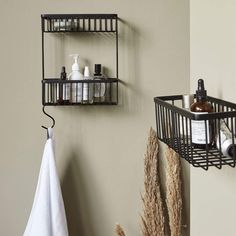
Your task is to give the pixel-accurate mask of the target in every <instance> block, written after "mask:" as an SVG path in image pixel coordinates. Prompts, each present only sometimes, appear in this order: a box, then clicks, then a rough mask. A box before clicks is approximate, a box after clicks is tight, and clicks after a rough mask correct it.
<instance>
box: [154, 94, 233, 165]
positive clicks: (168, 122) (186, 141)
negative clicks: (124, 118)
mask: <svg viewBox="0 0 236 236" xmlns="http://www.w3.org/2000/svg"><path fill="white" fill-rule="evenodd" d="M207 99H208V101H209V102H210V103H211V104H212V106H213V108H214V112H213V113H207V114H197V113H192V112H190V111H188V110H185V109H182V108H181V102H182V95H174V96H162V97H155V98H154V102H155V112H156V128H157V136H158V139H159V140H161V141H162V142H164V143H166V144H167V145H168V146H169V147H171V148H172V149H174V150H175V151H176V152H177V153H178V154H179V155H180V157H182V158H184V159H185V160H186V161H188V162H189V163H190V164H191V165H193V166H194V167H201V168H203V169H204V170H208V168H209V167H212V166H214V167H216V168H218V169H221V168H222V167H223V166H225V165H228V166H231V167H235V166H236V139H235V134H236V104H234V103H231V102H227V101H224V100H221V99H218V98H214V97H210V96H208V97H207ZM194 121H202V122H204V124H205V140H208V136H210V135H211V136H212V139H213V142H212V143H211V144H210V143H208V142H207V141H206V143H204V145H203V147H201V148H199V147H198V146H196V145H195V144H194V143H193V142H192V135H193V129H192V123H193V122H194ZM222 122H224V123H225V124H226V126H227V127H228V129H229V131H230V135H229V136H230V137H231V138H230V142H231V144H232V150H231V155H226V154H225V152H224V150H223V144H221V143H222V141H223V135H222V133H221V123H222ZM208 129H210V130H211V132H208V131H207V130H208ZM217 144H218V145H217ZM223 153H224V154H223Z"/></svg>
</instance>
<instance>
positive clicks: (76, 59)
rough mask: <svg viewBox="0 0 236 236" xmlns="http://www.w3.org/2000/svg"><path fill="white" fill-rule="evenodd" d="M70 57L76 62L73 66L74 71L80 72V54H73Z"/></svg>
mask: <svg viewBox="0 0 236 236" xmlns="http://www.w3.org/2000/svg"><path fill="white" fill-rule="evenodd" d="M70 57H73V58H74V60H75V62H74V64H73V65H72V71H79V54H71V55H70Z"/></svg>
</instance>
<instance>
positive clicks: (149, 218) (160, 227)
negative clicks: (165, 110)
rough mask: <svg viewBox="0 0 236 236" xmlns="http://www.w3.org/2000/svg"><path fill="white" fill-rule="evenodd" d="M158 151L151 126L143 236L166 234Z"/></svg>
mask: <svg viewBox="0 0 236 236" xmlns="http://www.w3.org/2000/svg"><path fill="white" fill-rule="evenodd" d="M158 151H159V149H158V143H157V135H156V132H155V131H154V130H153V129H152V128H151V129H150V131H149V137H148V143H147V150H146V153H145V159H144V195H143V196H142V201H143V216H142V217H141V219H142V232H143V236H165V233H164V230H165V229H164V211H163V200H162V197H161V188H160V176H159V163H158V159H157V154H158Z"/></svg>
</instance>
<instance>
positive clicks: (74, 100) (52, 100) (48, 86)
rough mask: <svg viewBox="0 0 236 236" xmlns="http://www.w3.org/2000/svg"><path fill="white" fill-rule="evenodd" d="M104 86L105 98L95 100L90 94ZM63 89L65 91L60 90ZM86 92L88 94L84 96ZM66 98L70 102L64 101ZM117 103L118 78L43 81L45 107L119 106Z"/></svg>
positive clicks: (43, 102) (100, 97)
mask: <svg viewBox="0 0 236 236" xmlns="http://www.w3.org/2000/svg"><path fill="white" fill-rule="evenodd" d="M102 86H103V87H104V88H105V90H106V93H105V95H104V96H103V97H102V96H99V97H97V98H96V100H95V99H94V98H93V97H91V96H90V94H91V93H92V94H94V91H95V90H96V88H97V87H98V88H101V87H102ZM62 87H63V90H60V88H62ZM61 91H62V92H61ZM99 91H101V89H99ZM85 92H86V94H84V93H85ZM72 94H73V96H72ZM65 97H68V100H67V99H63V98H65ZM89 98H90V99H89ZM117 103H118V79H116V78H106V79H100V80H65V81H63V80H60V79H44V80H42V104H43V105H44V106H56V105H60V106H62V105H63V106H68V105H117Z"/></svg>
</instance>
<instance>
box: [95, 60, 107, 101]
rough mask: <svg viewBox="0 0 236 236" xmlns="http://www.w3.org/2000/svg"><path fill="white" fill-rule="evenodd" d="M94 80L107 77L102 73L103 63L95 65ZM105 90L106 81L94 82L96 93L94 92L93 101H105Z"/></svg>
mask: <svg viewBox="0 0 236 236" xmlns="http://www.w3.org/2000/svg"><path fill="white" fill-rule="evenodd" d="M93 79H94V80H97V81H98V82H99V80H102V79H105V76H104V75H102V66H101V64H95V67H94V77H93ZM105 92H106V85H105V83H102V82H99V83H94V94H93V101H94V102H104V101H105Z"/></svg>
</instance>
